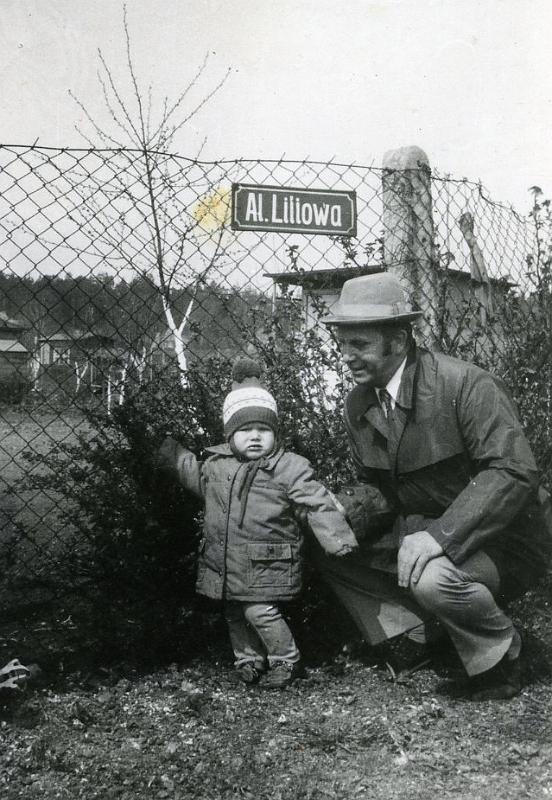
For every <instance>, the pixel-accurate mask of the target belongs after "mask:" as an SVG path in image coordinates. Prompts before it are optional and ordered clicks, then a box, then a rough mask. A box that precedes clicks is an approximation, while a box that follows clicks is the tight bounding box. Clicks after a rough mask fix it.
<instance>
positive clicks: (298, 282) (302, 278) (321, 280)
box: [264, 264, 516, 289]
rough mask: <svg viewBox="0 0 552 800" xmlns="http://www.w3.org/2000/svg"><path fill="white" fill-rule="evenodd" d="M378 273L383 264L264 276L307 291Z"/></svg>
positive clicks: (461, 274)
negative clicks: (301, 287)
mask: <svg viewBox="0 0 552 800" xmlns="http://www.w3.org/2000/svg"><path fill="white" fill-rule="evenodd" d="M377 272H384V269H383V268H382V266H381V264H374V265H372V266H367V267H339V268H337V269H313V270H309V271H308V272H307V271H305V270H303V271H300V272H295V271H293V272H292V271H289V270H288V271H286V272H265V273H264V276H265V277H267V278H272V280H273V281H274V283H278V284H279V285H280V286H286V285H287V286H304V287H305V288H307V289H341V287H342V286H343V284H344V283H345V281H348V280H349V279H350V278H358V277H360V276H361V275H374V274H375V273H377ZM446 272H447V273H448V274H449V275H452V276H454V277H457V278H459V279H465V280H471V278H472V276H471V273H470V272H467V271H466V270H461V269H454V268H453V267H446ZM489 280H490V283H491V284H501V285H503V286H516V284H515V283H513V282H512V281H511V280H510V278H509V276H507V275H506V276H504V277H498V278H490V279H489Z"/></svg>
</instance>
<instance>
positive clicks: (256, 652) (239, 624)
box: [224, 601, 301, 670]
mask: <svg viewBox="0 0 552 800" xmlns="http://www.w3.org/2000/svg"><path fill="white" fill-rule="evenodd" d="M224 616H225V618H226V622H227V624H228V631H229V633H230V641H231V643H232V649H233V651H234V658H235V661H234V663H235V666H236V667H241V666H243V665H244V664H246V663H248V662H249V663H253V665H254V666H255V667H257V668H258V669H261V670H262V669H264V668H265V666H266V662H267V660H268V665H269V666H272V665H273V664H274V663H276V662H278V661H287V662H288V663H290V664H295V663H296V662H297V661H299V659H300V657H301V655H300V653H299V650H298V648H297V645H296V644H295V640H294V638H293V634H292V633H291V631H290V629H289V626H288V624H287V622H286V621H285V619H284V618H283V616H282V613H281V611H280V609H279V608H278V606H277V605H274V604H273V603H247V602H240V601H229V602H227V603H226V604H225V607H224Z"/></svg>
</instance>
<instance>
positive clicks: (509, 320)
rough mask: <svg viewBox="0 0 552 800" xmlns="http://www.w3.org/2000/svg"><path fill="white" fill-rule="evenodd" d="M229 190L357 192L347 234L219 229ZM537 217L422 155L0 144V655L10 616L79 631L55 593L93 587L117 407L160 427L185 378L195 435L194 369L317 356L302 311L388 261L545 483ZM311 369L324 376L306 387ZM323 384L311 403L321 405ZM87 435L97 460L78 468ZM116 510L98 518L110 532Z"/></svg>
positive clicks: (546, 417)
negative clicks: (242, 186) (498, 380)
mask: <svg viewBox="0 0 552 800" xmlns="http://www.w3.org/2000/svg"><path fill="white" fill-rule="evenodd" d="M234 183H247V184H255V185H270V186H282V187H292V188H294V189H312V188H315V189H320V190H336V189H339V190H349V191H354V192H356V200H357V214H358V220H357V233H356V236H355V237H354V238H348V237H339V236H328V235H312V234H301V233H293V234H290V233H287V234H284V233H278V232H261V231H247V232H244V231H236V230H233V229H232V226H231V224H230V222H231V187H232V184H234ZM549 229H550V228H549V216H548V205H547V203H546V202H544V203H540V202H538V198H536V199H535V205H534V208H533V212H532V213H531V214H529V215H527V216H521V215H519V214H518V213H516V211H514V209H513V208H510V207H507V206H505V205H502V204H499V203H495V202H493V201H491V200H490V199H489V198H488V197H487V195H486V193H485V191H484V189H483V188H482V187H481V185H480V184H478V183H475V182H472V181H469V180H467V179H461V180H457V179H453V178H450V177H445V176H438V175H436V174H432V173H431V172H430V171H429V170H428V169H427V168H425V167H423V165H420V167H419V168H417V169H414V170H385V169H378V168H374V167H366V166H359V165H354V164H338V163H333V162H329V163H320V162H309V161H283V160H281V161H266V160H264V161H258V160H247V159H240V160H236V161H222V162H214V163H202V162H198V161H194V160H189V159H186V158H181V157H177V156H174V155H170V154H167V153H158V152H147V153H142V152H139V151H130V150H91V149H87V150H75V149H51V148H42V147H35V146H32V147H29V146H7V145H6V146H2V147H0V259H1V262H2V265H3V269H2V272H1V275H0V280H1V289H2V291H1V295H0V298H1V303H0V401H1V404H2V405H1V409H0V425H1V426H2V439H1V443H0V458H1V459H2V472H1V486H0V489H1V492H0V497H1V503H0V514H1V521H2V525H1V532H0V536H1V547H0V574H1V575H2V590H1V592H0V613H1V615H2V620H3V623H4V628H3V638H2V639H1V642H0V643H2V644H3V646H4V648H5V649H8V650H9V649H10V647H12V646H13V645H14V643H15V642H16V641H19V640H20V637H21V628H22V627H24V628H25V629H26V630H27V631H28V632H32V633H33V635H35V637H36V638H42V639H43V640H47V639H48V635H49V632H51V630H52V626H53V625H54V620H55V621H56V622H55V624H57V625H58V627H59V626H61V627H63V626H65V628H66V629H72V630H73V632H74V636H75V640H79V639H80V641H81V642H82V641H83V637H84V634H83V631H82V630H80V629H79V628H78V626H76V625H75V622H74V619H73V616H72V614H71V613H66V612H67V607H66V606H65V605H64V601H65V598H67V597H69V596H72V595H74V594H75V592H77V593H80V595H81V596H84V595H85V594H86V592H87V591H88V590H89V589H90V586H91V583H92V584H93V588H94V589H96V590H97V589H98V586H97V584H98V573H97V572H93V571H92V570H88V569H87V565H88V564H89V563H91V562H92V561H94V560H95V559H96V560H98V558H99V556H101V552H100V554H99V555H98V549H99V550H101V547H100V548H98V538H97V536H96V537H95V538H93V540H92V541H87V540H86V537H87V533H88V531H89V530H90V529H89V527H88V524H87V522H86V520H87V519H89V518H90V516H94V514H97V506H98V505H101V503H99V501H98V497H99V494H98V495H94V488H93V487H94V485H95V486H96V490H97V492H100V488H101V485H102V484H101V481H99V479H98V480H97V482H96V484H94V482H93V481H94V474H97V473H95V472H94V470H96V471H98V470H100V471H101V468H102V462H101V458H100V457H99V456H98V454H101V453H103V454H104V455H105V464H104V466H105V465H106V464H108V462H109V458H108V455H106V454H107V453H108V450H109V448H108V447H107V445H106V442H108V441H109V442H110V445H111V447H112V450H115V449H116V448H117V446H119V445H120V446H121V447H122V444H121V442H122V441H123V439H124V436H123V433H124V431H123V433H122V432H121V425H123V423H121V422H120V421H119V422H118V423H114V422H113V419H114V417H115V418H116V419H117V415H120V414H122V413H123V412H124V409H125V408H126V407H127V406H129V405H130V406H132V404H133V403H135V402H136V398H137V397H142V398H144V397H147V398H148V403H149V404H150V406H149V408H150V412H151V415H152V417H155V414H156V411H155V407H156V404H158V405H159V404H162V405H163V406H164V407H165V406H166V408H165V410H164V413H165V417H164V418H163V420H162V421H161V422H159V423H158V424H157V427H155V424H153V423H152V425H153V427H154V428H155V430H156V432H159V430H160V429H161V427H162V425H164V424H166V421H167V420H166V415H167V414H170V413H171V408H172V406H171V402H170V396H169V393H170V391H172V389H171V387H174V386H175V385H178V386H179V387H180V389H183V390H186V391H188V392H190V391H192V392H193V390H194V386H195V387H196V389H197V387H198V386H199V387H200V389H197V391H199V395H198V397H199V399H198V398H196V401H195V403H196V404H195V406H194V409H195V411H194V412H193V413H190V415H189V416H188V418H187V420H184V421H183V422H182V421H181V422H180V427H181V430H182V431H184V429H185V428H186V425H188V427H189V428H191V427H193V426H192V424H191V422H192V421H193V423H194V425H195V426H196V428H199V429H200V431H202V432H203V433H205V436H206V437H207V439H208V438H209V424H210V423H209V421H208V419H211V418H216V419H218V414H219V409H218V408H217V407H209V406H210V405H213V403H214V402H215V397H216V394H215V395H213V394H212V393H211V394H210V393H209V391H208V390H206V388H205V385H204V384H205V382H207V383H210V384H213V383H215V384H217V385H216V387H215V388H216V389H217V391H219V392H224V390H227V389H228V388H229V385H228V375H229V364H230V363H231V361H232V359H233V358H234V357H235V356H236V355H237V354H238V353H240V352H244V351H245V352H248V351H249V350H250V348H251V347H252V346H253V345H254V347H255V350H256V352H261V353H262V354H263V356H264V358H265V361H266V360H268V361H270V360H271V358H272V361H273V362H275V361H276V360H277V359H275V357H274V353H275V352H277V351H278V349H279V348H281V346H282V338H284V339H287V340H288V344H289V342H291V343H292V347H291V349H292V350H294V351H295V355H296V356H298V355H299V354H300V353H302V354H303V355H304V356H305V357H308V356H309V354H310V355H311V356H312V353H313V348H314V347H315V346H318V345H320V346H321V347H322V349H324V346H325V345H324V342H327V347H328V353H329V352H330V350H331V337H329V335H328V334H327V333H326V332H325V329H324V328H323V326H321V325H320V323H319V316H320V313H321V311H322V310H324V309H326V308H328V307H330V306H331V304H332V302H334V301H335V300H336V299H337V296H338V293H339V289H340V287H341V285H342V284H343V281H344V280H345V279H346V278H348V277H351V276H354V275H360V274H366V273H370V272H377V271H382V270H392V271H394V272H396V273H397V274H398V275H399V276H400V277H401V278H402V279H403V281H404V282H405V285H406V286H407V287H408V290H409V293H410V295H411V298H412V300H413V301H414V303H415V304H416V305H417V306H418V307H419V308H420V309H421V310H423V312H424V321H423V322H422V324H421V325H420V327H419V330H418V332H417V337H418V338H419V340H420V341H421V342H422V343H426V344H429V345H431V346H432V347H437V348H439V349H441V350H444V351H445V352H447V353H450V354H451V355H458V356H461V357H464V358H468V359H471V360H475V361H476V362H478V363H480V364H482V365H483V366H485V367H488V368H490V369H491V370H493V371H495V372H496V373H498V374H499V375H501V376H502V377H503V378H504V379H505V380H506V382H507V383H508V385H509V386H510V388H511V390H512V392H513V394H514V397H515V399H516V401H517V402H518V404H519V406H520V411H521V414H522V418H523V421H524V423H525V424H526V428H527V430H528V434H529V436H530V438H531V441H532V443H533V445H534V447H535V451H536V454H537V458H538V460H539V464H540V467H541V469H542V471H543V474H544V477H545V480H546V481H548V480H549V478H550V467H551V463H552V456H551V446H550V445H551V442H552V437H551V436H550V402H551V398H550V386H551V385H552V380H551V378H552V375H551V367H550V359H549V352H550V333H551V314H550V275H549V268H550V242H549V240H548V238H547V237H548V235H549V234H548V232H549ZM274 320H277V322H278V326H279V327H275V325H274ZM298 343H302V344H301V345H299V344H298ZM301 347H303V348H306V349H303V350H301ZM289 363H290V362H286V364H287V369H288V370H289ZM321 367H322V368H321V369H320V370H318V371H317V372H316V376H315V378H313V375H312V373H311V374H309V376H308V378H305V375H304V374H298V375H297V376H295V377H296V379H297V381H299V383H298V384H293V380H291V377H290V376H289V374H288V375H287V377H286V380H287V381H288V383H289V382H291V383H292V384H293V385H297V386H300V385H301V381H303V383H304V382H305V380H308V381H310V383H311V389H310V391H311V394H309V398H310V399H309V403H308V404H307V405H308V409H307V410H308V413H309V414H312V415H316V414H317V413H322V409H326V411H327V410H328V408H329V409H330V413H332V414H333V415H334V417H335V416H337V408H338V405H339V404H338V402H337V401H336V400H335V393H336V392H338V393H339V392H341V391H342V388H343V385H344V384H343V383H342V382H341V376H340V375H337V377H336V375H335V362H332V361H331V358H330V356H329V355H328V356H327V357H326V356H325V357H324V359H323V363H322V365H321ZM297 369H298V373H301V369H302V367H301V365H300V364H299V365H298V367H297ZM191 375H195V379H194V380H195V381H196V383H195V384H194V382H193V381H192V380H191V378H190V376H191ZM198 376H203V379H204V383H203V384H201V383H199V384H198V383H197V380H198ZM314 380H316V381H319V382H320V383H321V385H320V386H319V387H317V388H316V391H315V392H314V394H313V390H312V383H313V381H314ZM175 381H176V384H175ZM325 382H327V384H328V386H329V387H330V388H329V389H328V388H327V387H326V385H325ZM163 387H167V389H166V392H165V393H164V392H163ZM190 387H191V388H190ZM210 389H213V386H211V387H210ZM303 389H304V386H303ZM328 392H329V393H330V396H331V398H333V399H332V400H331V402H329V404H328V403H326V400H324V399H322V400H321V399H320V398H324V397H325V396H326V395H327V393H328ZM314 395H316V397H315V396H314ZM313 398H314V399H313ZM295 402H298V400H297V398H295ZM202 405H203V406H205V407H202ZM290 408H292V411H291V412H290V413H291V416H293V414H295V413H298V412H297V408H296V407H294V406H293V402H292V404H291V406H290ZM294 408H295V410H293V409H294ZM179 409H180V411H181V410H182V408H181V407H179ZM175 413H178V409H177V410H176V411H175ZM201 414H204V416H203V417H201ZM209 415H210V416H209ZM119 419H120V417H119ZM133 419H134V424H136V419H135V418H133ZM117 424H118V425H119V428H117ZM126 424H127V427H128V426H131V422H129V421H128V419H127V423H126ZM141 424H143V425H144V426H145V427H146V428H147V426H148V424H149V423H148V420H147V419H146V421H145V422H144V418H141ZM335 424H336V425H338V424H339V423H338V422H337V423H335ZM123 427H124V425H123ZM213 430H216V424H215V427H214V428H213ZM305 431H306V432H307V433H306V435H308V426H307V428H304V430H303V433H304V434H305ZM326 432H327V431H326ZM126 434H128V430H126ZM196 434H197V431H196ZM190 435H194V432H193V431H190ZM117 437H119V438H117ZM121 437H122V438H121ZM196 438H197V437H196ZM200 439H201V437H200ZM204 440H205V437H203V439H201V442H203V443H204ZM84 442H86V443H88V444H87V445H86V446H87V447H88V450H87V453H88V456H90V452H91V451H93V452H94V453H95V455H94V458H96V461H95V462H93V469H89V470H88V471H86V469H85V467H82V469H83V472H82V474H81V476H80V478H79V474H78V471H77V472H75V470H78V468H79V466H82V464H81V462H80V461H79V452H82V447H83V446H84V445H83V443H84ZM201 442H200V443H201ZM79 448H81V450H80V451H79ZM102 448H103V449H102ZM307 449H308V448H307ZM133 457H134V458H136V453H134V456H133ZM146 460H147V459H146ZM91 475H92V477H91ZM105 475H107V479H108V481H110V482H111V483H113V484H117V486H118V489H119V491H120V493H122V494H123V495H124V493H125V491H127V490H128V503H129V505H132V503H133V502H134V500H133V495H132V492H131V490H130V489H128V487H127V484H126V481H127V476H125V474H124V469H123V466H122V463H119V462H117V463H115V462H113V460H112V462H109V464H108V466H105ZM104 477H105V476H104ZM79 480H80V481H81V484H82V486H81V488H82V487H84V489H82V492H81V494H80V495H79V491H78V487H79ZM87 481H88V482H87ZM69 487H71V488H69ZM91 487H92V488H91ZM85 492H88V493H89V497H88V499H87V498H86V497H85V498H84V499H83V494H84V493H85ZM106 502H107V503H109V502H110V501H109V500H107V501H106ZM91 506H94V508H91ZM109 510H110V509H109V508H107V509H105V510H104V512H105V515H106V517H105V518H106V520H107V517H108V516H109ZM116 513H117V512H116V510H115V509H112V514H111V517H110V519H109V524H108V523H107V522H106V529H108V530H109V531H110V534H111V532H112V530H113V526H115V527H116V526H117V524H118V523H117V520H115V521H114V519H113V516H116ZM194 513H195V512H194ZM98 519H99V517H96V522H95V524H96V531H97V527H98V525H101V520H100V522H99V521H98ZM131 528H132V525H131V524H130V523H129V522H128V520H121V521H120V524H119V528H118V532H119V533H121V532H123V533H124V535H125V536H127V538H128V539H129V541H130V540H131V539H132V537H131V535H130V533H129V530H130V529H131ZM147 530H150V531H151V526H150V528H149V529H147ZM147 530H146V533H147ZM137 552H138V557H140V556H141V557H143V558H144V559H148V558H150V559H151V557H152V555H151V552H150V551H149V550H148V551H147V552H146V551H144V550H143V549H142V550H140V547H137ZM129 553H130V545H129V547H128V548H127V550H126V551H124V553H123V551H120V552H119V553H118V556H117V558H119V559H123V558H129V560H130V561H131V560H132V559H131V558H130V556H129ZM185 555H186V557H191V556H190V554H189V553H186V554H185ZM100 561H101V558H100ZM169 561H170V558H169ZM153 572H154V574H155V566H154V567H153ZM159 580H161V579H160V578H159V576H157V582H159ZM155 583H156V579H155V578H154V579H153V580H152V582H151V585H155ZM151 585H149V584H148V587H149V588H148V591H149V590H150V589H151ZM146 594H147V592H146ZM60 608H63V609H64V611H63V612H60ZM69 608H71V606H69ZM54 609H55V610H54ZM12 623H13V626H14V627H13V626H12V627H10V625H12ZM15 631H17V632H15ZM0 633H1V632H0Z"/></svg>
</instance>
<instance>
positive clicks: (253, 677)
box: [236, 661, 262, 684]
mask: <svg viewBox="0 0 552 800" xmlns="http://www.w3.org/2000/svg"><path fill="white" fill-rule="evenodd" d="M236 675H237V676H238V678H239V680H240V681H243V683H249V684H253V683H258V682H259V678H260V677H261V675H262V671H261V670H260V669H258V668H257V667H256V666H255V665H254V664H253V663H252V662H251V661H246V662H245V664H241V666H239V667H236Z"/></svg>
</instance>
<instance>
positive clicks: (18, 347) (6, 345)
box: [0, 339, 29, 354]
mask: <svg viewBox="0 0 552 800" xmlns="http://www.w3.org/2000/svg"><path fill="white" fill-rule="evenodd" d="M0 353H27V354H28V353H29V351H28V350H27V348H26V347H24V346H23V345H22V344H21V342H18V341H16V340H15V339H0Z"/></svg>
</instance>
